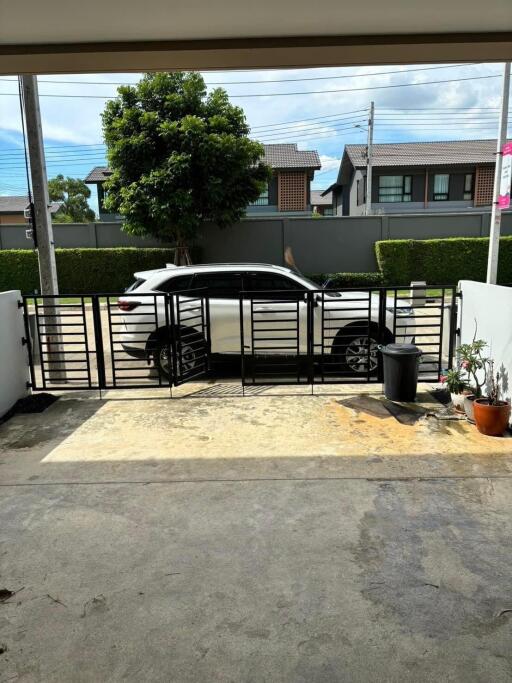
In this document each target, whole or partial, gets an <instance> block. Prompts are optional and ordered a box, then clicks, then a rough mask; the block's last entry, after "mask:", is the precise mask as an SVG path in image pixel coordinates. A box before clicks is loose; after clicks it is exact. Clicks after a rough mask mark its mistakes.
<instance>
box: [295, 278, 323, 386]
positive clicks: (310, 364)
mask: <svg viewBox="0 0 512 683" xmlns="http://www.w3.org/2000/svg"><path fill="white" fill-rule="evenodd" d="M306 297H307V298H306V354H307V368H308V383H309V384H311V393H313V391H314V386H315V350H314V339H313V335H314V332H315V322H314V310H313V309H314V304H315V297H316V292H312V291H308V292H307V293H306ZM322 298H323V297H322ZM323 310H324V302H323V301H322V311H323ZM322 316H323V313H322ZM297 325H298V326H299V325H300V316H297ZM322 334H323V319H322ZM297 336H298V339H299V341H300V329H299V330H297ZM322 353H323V348H322ZM297 363H298V364H299V368H300V357H299V358H298V359H297Z"/></svg>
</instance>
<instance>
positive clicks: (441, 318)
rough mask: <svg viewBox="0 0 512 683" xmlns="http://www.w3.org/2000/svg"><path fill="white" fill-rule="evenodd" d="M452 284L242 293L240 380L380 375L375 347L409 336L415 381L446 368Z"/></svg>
mask: <svg viewBox="0 0 512 683" xmlns="http://www.w3.org/2000/svg"><path fill="white" fill-rule="evenodd" d="M456 309H457V292H456V288H455V287H438V288H436V289H435V290H425V289H422V290H418V289H415V290H412V291H411V290H410V289H409V288H407V289H406V288H400V287H370V288H363V289H361V288H358V289H339V290H332V289H320V290H317V291H307V292H304V290H301V291H298V290H294V291H290V290H282V291H279V292H276V291H273V292H269V291H265V292H263V291H260V292H242V293H241V294H240V336H241V349H242V383H243V384H244V385H252V384H311V385H313V384H340V383H350V384H353V383H377V382H382V381H383V366H382V354H381V353H380V352H379V346H380V345H383V344H388V343H390V342H414V343H416V344H417V346H418V347H419V348H420V349H421V350H422V351H423V354H422V357H421V361H420V368H419V379H420V381H424V382H437V381H438V380H439V376H440V374H441V373H442V371H443V369H444V368H448V367H451V364H452V359H453V351H454V340H455V327H456V316H457V312H456Z"/></svg>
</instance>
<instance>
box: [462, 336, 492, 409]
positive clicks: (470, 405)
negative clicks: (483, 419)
mask: <svg viewBox="0 0 512 683" xmlns="http://www.w3.org/2000/svg"><path fill="white" fill-rule="evenodd" d="M486 346H487V342H486V341H484V340H483V339H475V338H474V339H473V341H472V342H470V343H469V344H461V345H460V346H459V348H458V349H457V355H458V358H459V364H460V367H461V370H462V371H463V372H464V373H465V382H466V384H467V386H468V387H469V390H468V391H466V392H465V395H464V398H463V408H464V412H465V413H466V417H467V418H468V420H469V421H470V422H473V423H474V421H475V417H474V402H475V400H476V399H477V398H480V397H481V396H482V388H483V386H484V385H485V382H486V379H485V377H486V369H487V365H488V363H489V359H488V358H487V357H486V356H484V353H483V352H484V349H485V347H486ZM482 372H483V374H482Z"/></svg>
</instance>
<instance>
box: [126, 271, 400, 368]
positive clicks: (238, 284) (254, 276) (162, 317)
mask: <svg viewBox="0 0 512 683" xmlns="http://www.w3.org/2000/svg"><path fill="white" fill-rule="evenodd" d="M195 289H200V290H202V291H201V294H206V295H207V296H208V299H209V307H210V339H211V352H212V353H214V354H238V355H239V354H240V353H241V325H240V292H241V291H244V292H247V296H248V298H247V299H245V298H244V301H243V317H244V321H243V328H244V338H243V342H244V351H245V353H251V352H252V347H251V344H252V336H253V335H252V334H251V317H252V320H254V315H253V316H251V302H250V297H251V293H254V292H265V295H263V294H262V295H261V296H260V294H258V295H255V294H252V296H253V297H255V298H257V301H258V303H257V304H256V305H257V306H259V312H260V313H261V314H264V315H265V319H266V320H267V321H268V322H269V324H271V323H272V319H275V321H282V320H285V321H288V320H289V321H290V325H291V326H292V328H294V329H295V333H296V335H297V347H296V348H299V353H300V354H302V353H306V352H307V349H308V330H307V324H306V317H307V303H306V297H305V296H304V297H303V296H302V295H301V292H304V295H305V294H306V293H307V292H311V291H315V290H317V291H318V290H320V289H321V288H320V287H319V286H318V284H316V283H314V282H312V281H310V280H308V279H307V278H306V277H304V276H302V275H300V274H298V273H296V272H294V271H292V270H290V269H289V268H284V267H280V266H274V265H267V264H259V263H258V264H252V263H232V264H208V265H197V266H181V267H176V266H167V267H166V268H161V269H158V270H148V271H143V272H139V273H135V281H134V282H133V284H132V285H131V286H130V287H128V289H127V290H126V293H125V294H124V295H123V296H122V297H120V299H119V301H118V307H119V309H120V310H121V311H125V312H126V315H125V316H123V318H122V320H123V323H124V325H123V327H122V328H121V334H120V341H121V344H122V347H123V349H124V351H125V352H126V353H127V354H129V355H130V356H133V357H136V358H147V359H148V361H151V360H152V361H153V362H154V363H155V365H156V366H157V368H158V369H159V371H160V372H162V373H163V374H164V375H168V373H169V358H168V348H169V345H168V342H167V340H168V334H167V322H166V321H168V320H169V314H168V312H167V314H166V311H165V297H158V296H156V297H147V296H141V295H148V294H153V295H158V294H160V293H164V292H178V293H182V300H186V299H185V298H186V297H188V296H190V297H194V293H193V292H191V291H190V290H195ZM273 292H275V295H273V294H272V293H273ZM273 299H274V300H273ZM191 300H192V299H191ZM290 300H293V301H295V302H296V304H295V307H294V306H291V307H290V304H289V301H290ZM287 301H288V303H287ZM399 302H400V303H399V306H398V307H397V308H396V311H395V310H394V306H395V301H394V299H391V298H388V299H386V330H385V331H384V334H383V335H381V340H382V341H383V343H388V342H389V341H392V340H393V339H394V337H395V334H394V332H395V330H396V337H397V341H402V342H411V341H412V340H413V337H414V311H413V309H412V308H411V306H410V305H409V302H407V301H404V302H403V303H402V302H401V301H400V300H399ZM155 303H156V310H155ZM253 313H254V307H253ZM378 320H379V294H378V292H376V291H375V292H372V293H369V292H368V291H342V292H338V291H336V290H332V291H331V290H328V289H325V290H323V291H322V294H320V295H317V296H315V301H314V308H313V323H312V325H311V326H310V331H309V334H310V335H311V334H312V335H313V349H314V352H315V353H320V352H321V353H323V354H324V355H325V354H326V353H329V354H331V355H332V356H333V357H335V358H336V360H337V361H339V362H341V363H342V364H343V365H344V367H345V368H346V369H347V370H348V371H349V372H353V373H354V374H356V375H357V374H367V372H368V362H369V364H370V368H369V370H370V372H372V373H373V372H375V371H376V368H377V351H378V341H377V339H378ZM397 321H398V323H397ZM293 323H294V324H293ZM294 325H295V326H294ZM182 326H184V325H183V324H182ZM184 327H186V329H185V330H181V331H180V332H181V333H183V334H181V335H180V336H181V338H182V340H187V341H185V342H184V343H185V344H187V343H189V342H190V340H192V341H191V343H190V344H189V345H190V348H183V346H182V358H185V360H186V365H187V369H188V370H191V369H192V368H193V365H194V358H195V351H194V348H197V345H196V347H194V342H195V341H197V340H203V330H202V327H201V324H200V321H199V320H198V319H196V320H192V321H191V323H190V324H189V325H185V326H184ZM297 328H298V331H297ZM322 328H323V329H322ZM398 328H399V329H398ZM287 329H290V326H288V328H287ZM267 334H268V338H269V339H270V343H268V344H267V347H266V348H267V349H269V348H270V349H271V351H268V350H267V351H263V352H262V353H269V354H270V353H272V355H273V354H276V353H277V354H287V355H290V350H289V349H290V346H289V344H290V342H289V341H285V340H284V339H283V340H282V341H281V338H282V337H283V333H282V332H280V331H279V325H278V326H276V331H273V329H272V326H271V325H270V328H269V332H268V333H267ZM288 338H289V337H288ZM310 341H311V340H310ZM182 343H183V342H182ZM280 347H281V348H280ZM368 347H369V348H368ZM254 352H255V353H257V352H258V353H259V351H257V348H256V346H255V349H254Z"/></svg>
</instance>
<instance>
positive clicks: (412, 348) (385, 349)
mask: <svg viewBox="0 0 512 683" xmlns="http://www.w3.org/2000/svg"><path fill="white" fill-rule="evenodd" d="M380 350H381V351H382V353H387V354H389V355H390V356H421V354H422V351H421V349H419V348H418V347H417V346H416V344H388V345H387V346H382V347H381V349H380Z"/></svg>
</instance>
